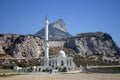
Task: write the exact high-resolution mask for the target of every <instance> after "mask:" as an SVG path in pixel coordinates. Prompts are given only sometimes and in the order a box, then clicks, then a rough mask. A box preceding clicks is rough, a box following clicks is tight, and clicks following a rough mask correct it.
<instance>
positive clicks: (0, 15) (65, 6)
mask: <svg viewBox="0 0 120 80" xmlns="http://www.w3.org/2000/svg"><path fill="white" fill-rule="evenodd" d="M46 14H47V16H48V19H49V22H50V23H53V22H54V21H56V20H57V19H63V20H64V22H65V24H66V27H67V31H68V32H69V33H70V34H72V35H76V34H79V33H87V32H106V33H108V34H110V35H111V36H112V38H113V40H114V41H115V42H116V44H117V45H118V46H119V47H120V29H119V28H120V0H0V33H1V34H34V33H36V32H37V31H39V30H40V29H42V28H43V27H44V18H45V15H46Z"/></svg>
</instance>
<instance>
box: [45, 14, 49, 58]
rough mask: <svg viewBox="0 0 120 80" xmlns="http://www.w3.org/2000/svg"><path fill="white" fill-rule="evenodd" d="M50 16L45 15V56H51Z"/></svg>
mask: <svg viewBox="0 0 120 80" xmlns="http://www.w3.org/2000/svg"><path fill="white" fill-rule="evenodd" d="M48 24H49V21H48V18H47V15H46V16H45V58H46V59H48V58H49V43H48Z"/></svg>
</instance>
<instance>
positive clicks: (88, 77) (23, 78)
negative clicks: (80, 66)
mask: <svg viewBox="0 0 120 80" xmlns="http://www.w3.org/2000/svg"><path fill="white" fill-rule="evenodd" d="M0 80H120V74H97V73H92V74H91V73H90V74H86V73H75V74H25V75H15V76H9V77H1V78H0Z"/></svg>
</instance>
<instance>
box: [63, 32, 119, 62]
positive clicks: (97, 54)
mask: <svg viewBox="0 0 120 80" xmlns="http://www.w3.org/2000/svg"><path fill="white" fill-rule="evenodd" d="M64 46H65V47H66V48H70V49H73V50H74V51H75V53H76V54H79V55H81V56H82V57H86V58H88V57H91V58H93V57H94V58H95V60H98V59H99V60H109V61H117V62H120V52H119V48H118V46H117V45H116V44H115V42H114V41H113V40H112V37H111V36H110V35H109V34H107V33H102V32H97V33H84V34H78V35H77V36H75V37H71V38H68V39H67V40H66V43H65V45H64Z"/></svg>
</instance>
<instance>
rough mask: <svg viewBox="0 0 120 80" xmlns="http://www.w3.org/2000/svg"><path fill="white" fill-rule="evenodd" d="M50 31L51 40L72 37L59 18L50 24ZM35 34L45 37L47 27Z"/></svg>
mask: <svg viewBox="0 0 120 80" xmlns="http://www.w3.org/2000/svg"><path fill="white" fill-rule="evenodd" d="M48 33H49V40H58V39H62V38H67V37H71V35H70V34H69V33H68V32H67V31H66V26H65V23H64V21H63V20H62V19H58V20H57V21H55V22H53V23H51V24H49V25H48ZM34 35H35V36H39V37H42V38H44V36H45V28H42V29H41V30H40V31H38V32H37V33H35V34H34Z"/></svg>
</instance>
